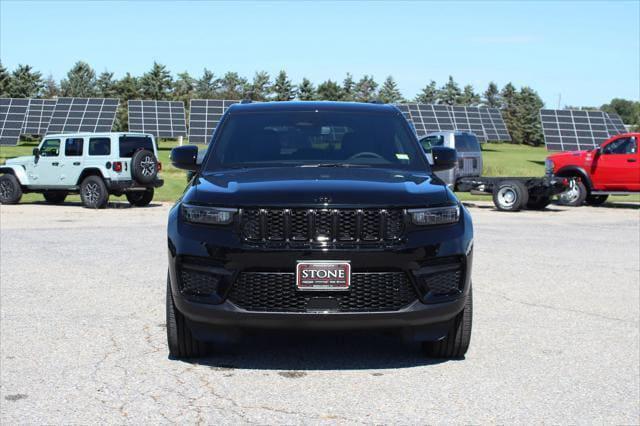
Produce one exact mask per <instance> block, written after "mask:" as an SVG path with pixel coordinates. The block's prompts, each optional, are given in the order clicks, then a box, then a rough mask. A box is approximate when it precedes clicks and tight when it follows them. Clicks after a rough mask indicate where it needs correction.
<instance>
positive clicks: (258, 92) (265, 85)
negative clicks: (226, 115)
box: [249, 71, 271, 101]
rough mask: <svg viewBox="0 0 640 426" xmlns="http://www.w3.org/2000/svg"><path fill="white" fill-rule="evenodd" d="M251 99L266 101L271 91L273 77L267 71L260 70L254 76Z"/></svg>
mask: <svg viewBox="0 0 640 426" xmlns="http://www.w3.org/2000/svg"><path fill="white" fill-rule="evenodd" d="M249 91H250V92H251V99H252V100H254V101H266V100H267V98H268V97H269V95H270V92H271V77H270V76H269V73H268V72H266V71H259V72H256V74H255V75H254V76H253V82H252V83H251V85H250V89H249Z"/></svg>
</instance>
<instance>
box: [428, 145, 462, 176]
mask: <svg viewBox="0 0 640 426" xmlns="http://www.w3.org/2000/svg"><path fill="white" fill-rule="evenodd" d="M431 155H432V157H433V165H432V166H431V170H433V171H434V172H439V171H442V170H449V169H452V168H454V167H455V166H456V162H457V161H458V153H457V152H456V150H455V149H452V148H445V147H443V146H434V147H432V148H431Z"/></svg>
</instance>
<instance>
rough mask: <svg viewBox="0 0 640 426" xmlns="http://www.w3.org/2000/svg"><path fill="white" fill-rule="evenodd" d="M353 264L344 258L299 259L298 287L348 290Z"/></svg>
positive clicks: (305, 289)
mask: <svg viewBox="0 0 640 426" xmlns="http://www.w3.org/2000/svg"><path fill="white" fill-rule="evenodd" d="M350 286H351V264H350V263H349V262H348V261H344V260H309V261H306V260H304V261H302V260H300V261H298V264H297V265H296V288H297V289H298V290H301V291H348V290H349V287H350Z"/></svg>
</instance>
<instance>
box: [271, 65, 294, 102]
mask: <svg viewBox="0 0 640 426" xmlns="http://www.w3.org/2000/svg"><path fill="white" fill-rule="evenodd" d="M273 93H274V100H276V101H290V100H292V99H294V98H295V97H296V87H295V85H293V84H292V83H291V80H289V77H288V76H287V73H286V71H284V70H282V71H280V72H279V73H278V76H277V77H276V80H275V81H274V83H273Z"/></svg>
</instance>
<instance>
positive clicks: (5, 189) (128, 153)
mask: <svg viewBox="0 0 640 426" xmlns="http://www.w3.org/2000/svg"><path fill="white" fill-rule="evenodd" d="M160 168H161V163H160V162H159V161H158V149H157V147H156V143H155V140H154V137H153V136H152V135H150V134H146V133H79V134H63V135H47V136H46V137H45V138H44V139H43V140H42V142H41V143H40V145H39V146H38V148H34V149H33V155H32V156H25V157H17V158H13V159H10V160H7V162H6V164H3V165H1V166H0V203H2V204H15V203H18V202H19V201H20V198H21V197H22V194H23V193H27V192H39V193H42V194H43V195H44V198H45V200H46V201H47V202H50V203H62V202H63V201H64V200H65V198H66V197H67V194H69V193H70V192H75V193H78V192H79V193H80V198H81V199H82V203H83V204H84V206H85V207H89V208H104V207H106V206H107V203H108V201H109V195H110V194H113V195H115V196H121V195H126V197H127V200H128V201H129V203H131V204H132V205H134V206H146V205H147V204H149V203H150V202H151V200H152V199H153V192H154V188H158V187H160V186H162V184H163V181H162V179H159V178H158V171H159V170H160Z"/></svg>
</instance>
